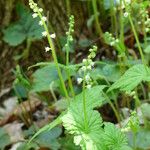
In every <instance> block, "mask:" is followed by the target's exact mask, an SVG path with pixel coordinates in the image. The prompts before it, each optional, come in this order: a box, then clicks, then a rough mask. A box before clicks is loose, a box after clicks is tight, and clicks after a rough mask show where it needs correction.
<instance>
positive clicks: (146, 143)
mask: <svg viewBox="0 0 150 150" xmlns="http://www.w3.org/2000/svg"><path fill="white" fill-rule="evenodd" d="M127 136H128V142H129V144H130V145H131V146H132V147H134V141H133V139H134V137H133V133H128V134H127ZM135 145H136V149H137V150H148V149H149V148H150V130H148V129H141V130H139V131H138V133H137V134H136V139H135Z"/></svg>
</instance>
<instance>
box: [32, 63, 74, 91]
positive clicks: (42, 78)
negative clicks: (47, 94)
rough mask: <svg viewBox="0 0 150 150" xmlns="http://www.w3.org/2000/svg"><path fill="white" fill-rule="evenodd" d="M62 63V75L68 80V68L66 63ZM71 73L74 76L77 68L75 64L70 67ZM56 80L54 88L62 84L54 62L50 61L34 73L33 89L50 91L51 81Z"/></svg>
mask: <svg viewBox="0 0 150 150" xmlns="http://www.w3.org/2000/svg"><path fill="white" fill-rule="evenodd" d="M59 65H60V68H61V70H62V75H63V79H64V81H65V80H67V78H68V76H67V74H66V70H67V68H66V67H65V66H64V65H61V64H59ZM69 70H70V75H71V76H73V75H74V74H75V72H76V68H75V67H74V66H70V67H69ZM52 82H54V83H55V84H53V85H54V87H53V88H54V89H56V88H57V87H59V86H60V82H59V76H58V73H57V69H56V66H55V64H54V63H48V64H46V65H44V67H42V68H40V69H38V70H36V71H35V72H34V73H33V86H32V89H33V91H36V92H42V91H49V90H50V86H51V83H52Z"/></svg>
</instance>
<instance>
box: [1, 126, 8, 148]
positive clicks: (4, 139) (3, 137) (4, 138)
mask: <svg viewBox="0 0 150 150" xmlns="http://www.w3.org/2000/svg"><path fill="white" fill-rule="evenodd" d="M10 143H11V141H10V137H9V135H8V134H7V132H6V131H5V130H4V129H3V128H0V149H1V150H3V149H4V148H5V146H7V145H9V144H10Z"/></svg>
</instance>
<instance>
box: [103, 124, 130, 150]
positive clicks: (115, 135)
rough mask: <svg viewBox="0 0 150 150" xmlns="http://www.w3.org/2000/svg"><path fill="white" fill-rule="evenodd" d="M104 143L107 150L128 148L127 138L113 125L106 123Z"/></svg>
mask: <svg viewBox="0 0 150 150" xmlns="http://www.w3.org/2000/svg"><path fill="white" fill-rule="evenodd" d="M102 141H103V142H104V145H106V147H107V149H112V150H123V149H124V148H125V147H124V146H127V139H126V136H125V135H124V134H123V133H122V132H121V131H120V129H117V128H116V127H115V126H114V124H112V123H105V127H104V134H103V136H102ZM126 148H127V147H126ZM124 150H125V149H124Z"/></svg>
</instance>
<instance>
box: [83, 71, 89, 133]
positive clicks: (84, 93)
mask: <svg viewBox="0 0 150 150" xmlns="http://www.w3.org/2000/svg"><path fill="white" fill-rule="evenodd" d="M82 91H83V113H84V127H85V131H86V130H87V128H88V126H87V111H86V91H85V73H84V78H83V87H82Z"/></svg>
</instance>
